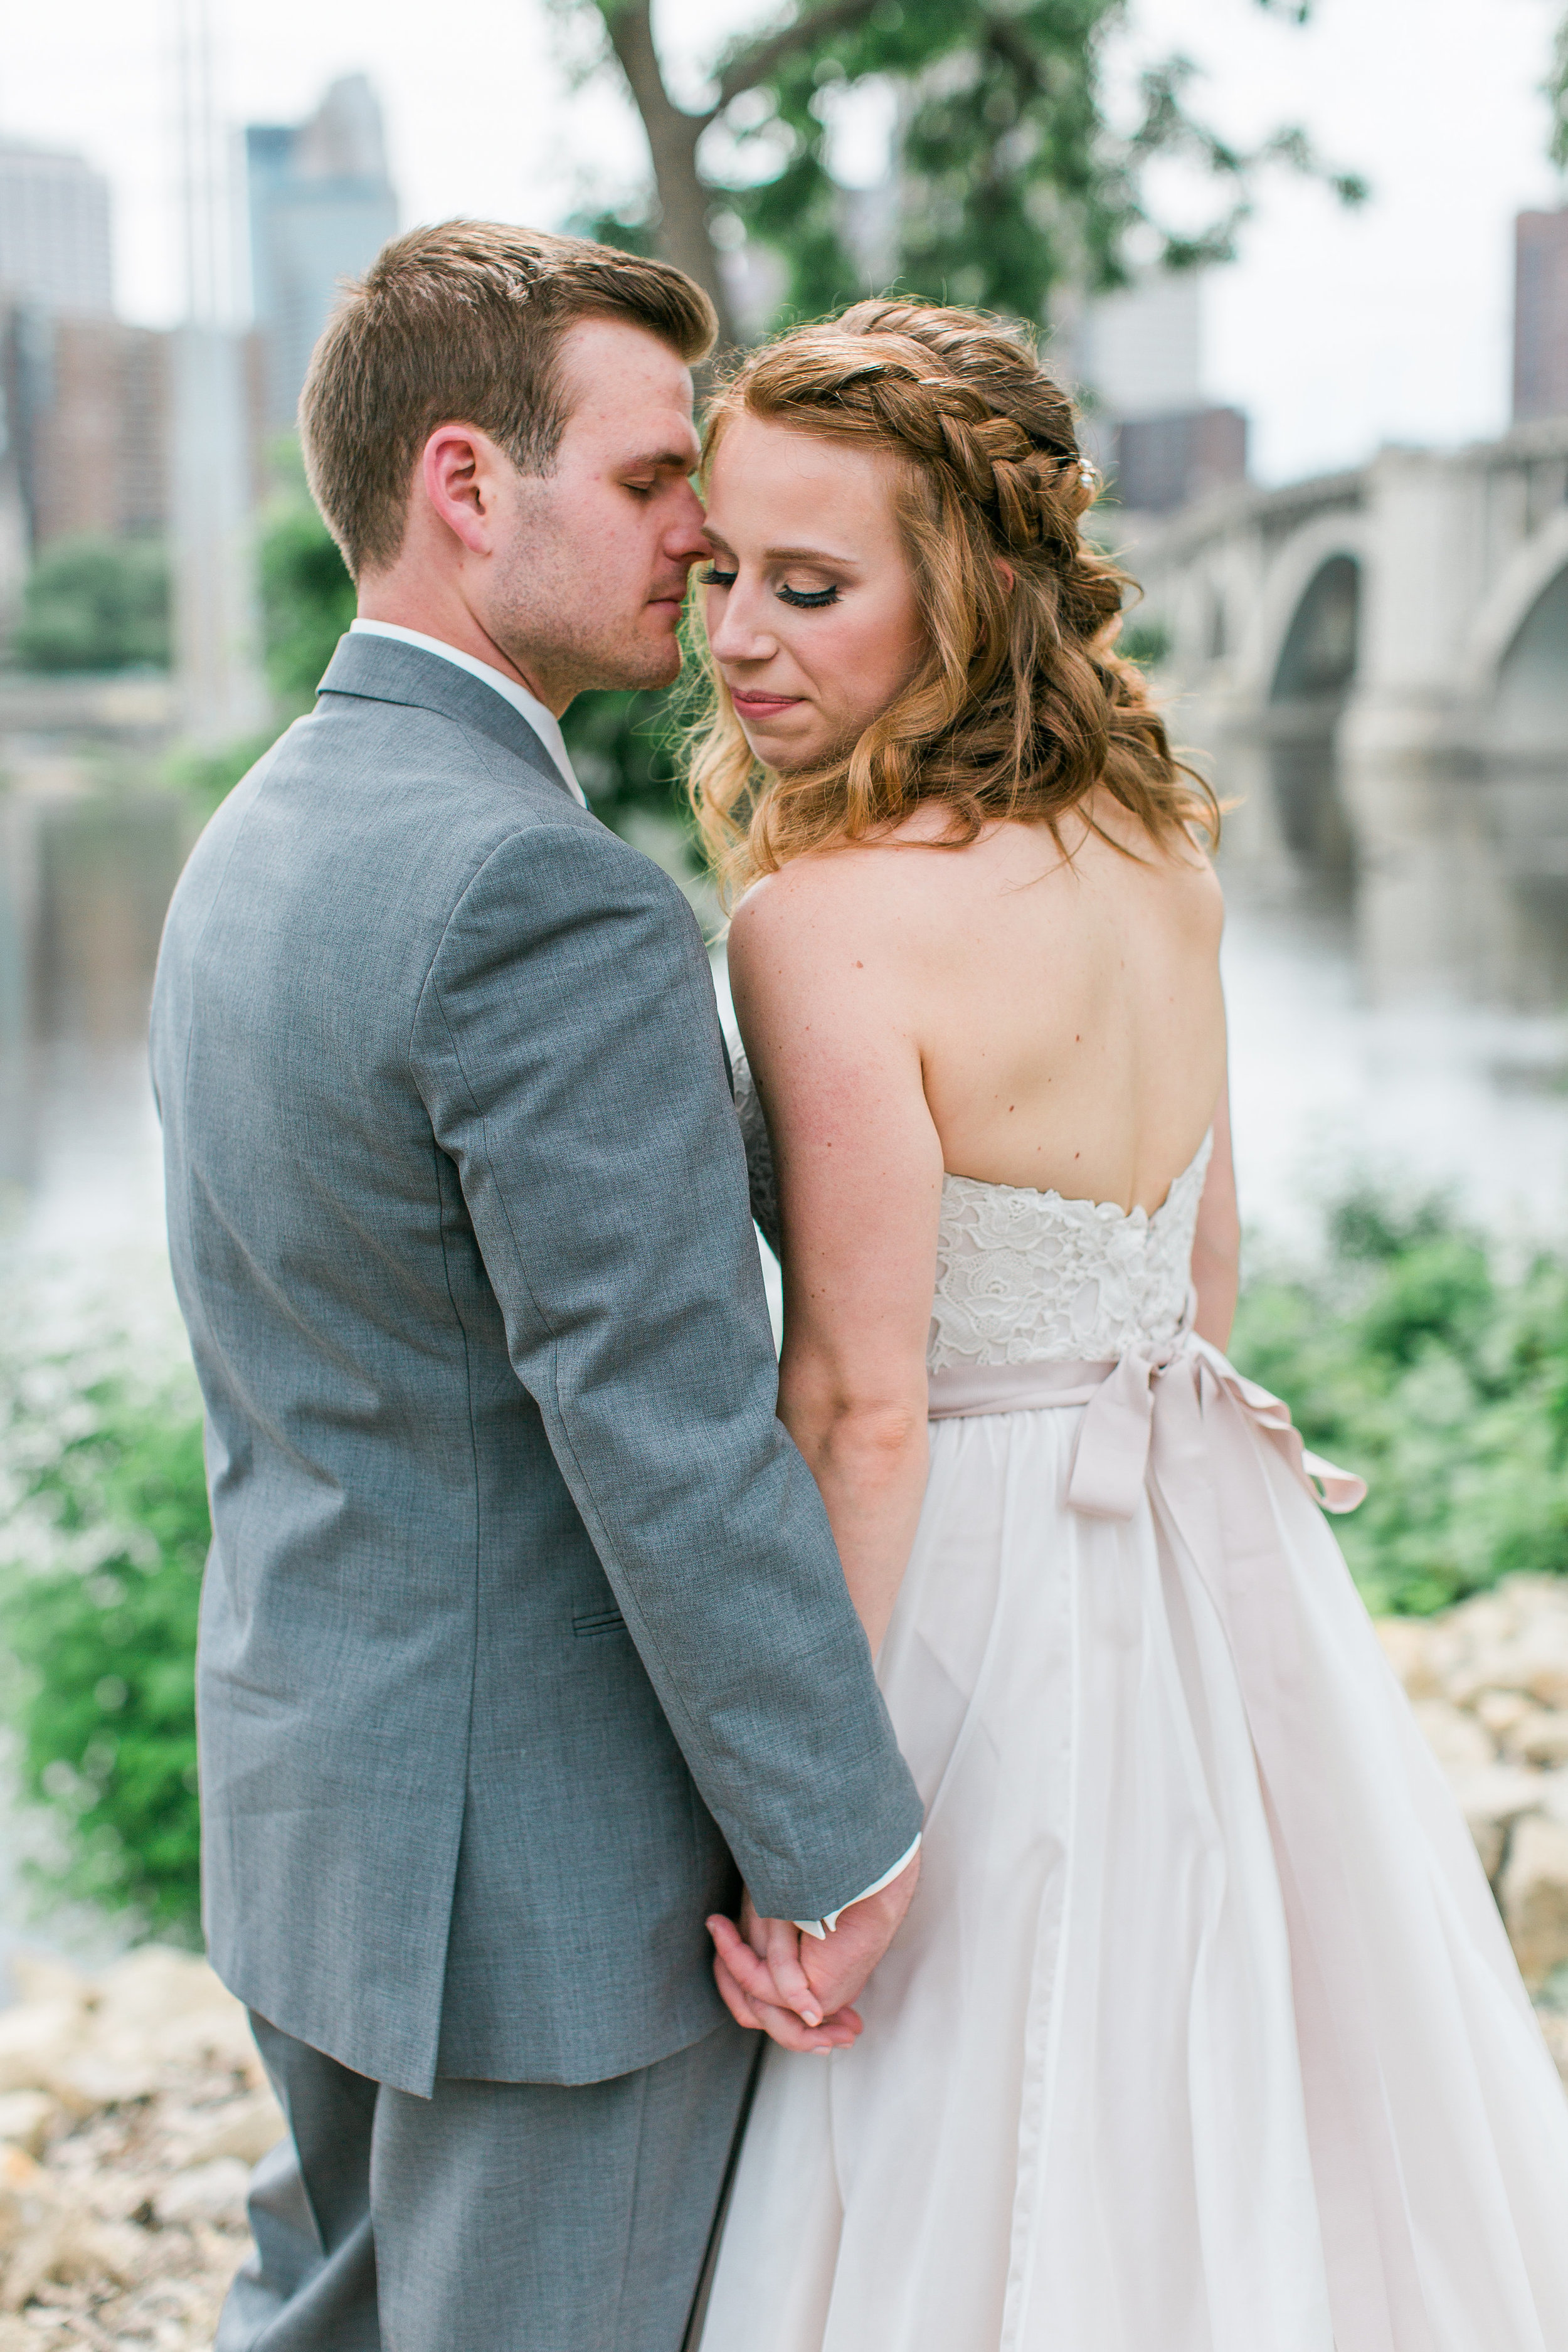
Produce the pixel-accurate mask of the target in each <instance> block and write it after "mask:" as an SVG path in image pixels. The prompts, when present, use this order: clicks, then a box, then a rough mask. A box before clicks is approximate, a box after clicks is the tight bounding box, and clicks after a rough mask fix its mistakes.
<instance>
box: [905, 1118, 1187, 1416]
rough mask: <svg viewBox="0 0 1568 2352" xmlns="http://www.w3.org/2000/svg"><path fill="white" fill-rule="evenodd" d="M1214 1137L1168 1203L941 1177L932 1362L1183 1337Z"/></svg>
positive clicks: (1124, 1349) (1037, 1356)
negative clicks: (1134, 1204)
mask: <svg viewBox="0 0 1568 2352" xmlns="http://www.w3.org/2000/svg"><path fill="white" fill-rule="evenodd" d="M1213 1140H1214V1139H1213V1137H1212V1136H1205V1138H1204V1140H1203V1142H1202V1144H1201V1145H1200V1147H1199V1149H1198V1155H1197V1158H1196V1159H1195V1160H1194V1161H1193V1163H1192V1165H1191V1166H1190V1167H1189V1168H1187V1169H1185V1170H1184V1171H1183V1172H1182V1174H1181V1175H1180V1176H1178V1177H1177V1179H1176V1181H1175V1182H1174V1183H1173V1185H1172V1187H1171V1189H1170V1191H1169V1192H1168V1193H1167V1194H1166V1195H1165V1198H1164V1200H1163V1201H1162V1202H1161V1203H1160V1206H1159V1207H1158V1208H1157V1209H1156V1210H1155V1211H1154V1212H1153V1214H1152V1215H1151V1214H1150V1213H1149V1212H1148V1211H1147V1210H1145V1209H1131V1210H1127V1209H1120V1208H1118V1207H1117V1206H1116V1205H1115V1203H1114V1202H1095V1201H1068V1200H1064V1198H1063V1197H1062V1195H1061V1193H1059V1192H1032V1191H1029V1190H1027V1189H1026V1188H1024V1187H1021V1186H1018V1185H1014V1184H983V1183H981V1182H980V1181H978V1179H976V1178H975V1177H973V1176H948V1177H944V1179H943V1180H942V1223H941V1227H940V1230H939V1234H938V1241H937V1259H936V1297H935V1300H934V1302H933V1306H932V1311H931V1341H930V1345H929V1347H928V1348H927V1350H926V1365H927V1369H928V1370H931V1371H933V1372H936V1371H942V1370H946V1369H947V1368H948V1367H949V1366H951V1365H958V1364H1026V1363H1049V1362H1057V1363H1061V1362H1068V1361H1072V1360H1082V1361H1085V1362H1089V1363H1106V1362H1109V1361H1110V1360H1111V1359H1112V1358H1114V1357H1117V1356H1121V1355H1125V1354H1127V1353H1128V1352H1129V1351H1130V1350H1132V1349H1137V1350H1139V1351H1141V1352H1142V1351H1149V1352H1152V1351H1153V1350H1155V1349H1159V1348H1162V1347H1163V1346H1165V1345H1167V1344H1168V1342H1169V1341H1170V1340H1172V1339H1174V1338H1175V1336H1176V1333H1177V1331H1178V1330H1179V1329H1180V1328H1181V1324H1182V1318H1183V1317H1184V1314H1185V1312H1186V1305H1187V1290H1188V1286H1189V1285H1190V1283H1191V1280H1192V1271H1191V1269H1192V1255H1193V1234H1194V1228H1195V1227H1196V1224H1197V1216H1198V1199H1199V1195H1200V1194H1201V1193H1202V1192H1203V1189H1204V1178H1205V1175H1206V1174H1207V1172H1208V1163H1209V1152H1210V1150H1211V1148H1212V1146H1213Z"/></svg>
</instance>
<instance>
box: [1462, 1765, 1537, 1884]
mask: <svg viewBox="0 0 1568 2352" xmlns="http://www.w3.org/2000/svg"><path fill="white" fill-rule="evenodd" d="M1447 1778H1448V1786H1449V1787H1450V1788H1451V1789H1452V1790H1453V1791H1454V1794H1455V1796H1456V1798H1457V1799H1458V1805H1459V1811H1461V1812H1462V1813H1463V1814H1464V1816H1465V1822H1466V1825H1467V1827H1468V1830H1469V1832H1470V1835H1471V1836H1472V1837H1473V1838H1474V1840H1475V1842H1476V1851H1477V1853H1479V1855H1480V1858H1481V1868H1482V1869H1483V1870H1484V1871H1485V1872H1486V1874H1487V1876H1488V1877H1489V1878H1496V1876H1497V1874H1498V1867H1499V1864H1500V1863H1501V1861H1502V1853H1503V1843H1504V1841H1505V1840H1506V1838H1507V1836H1508V1832H1509V1828H1510V1823H1512V1822H1516V1821H1518V1819H1519V1818H1520V1816H1521V1814H1525V1813H1531V1812H1533V1811H1535V1809H1536V1807H1537V1806H1538V1805H1539V1804H1540V1802H1541V1790H1542V1778H1543V1776H1542V1774H1541V1773H1539V1772H1526V1771H1522V1770H1521V1769H1520V1768H1519V1767H1518V1766H1516V1765H1512V1764H1487V1765H1482V1766H1480V1767H1474V1766H1455V1767H1451V1768H1450V1769H1449V1770H1448V1775H1447Z"/></svg>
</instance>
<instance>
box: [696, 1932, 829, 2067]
mask: <svg viewBox="0 0 1568 2352" xmlns="http://www.w3.org/2000/svg"><path fill="white" fill-rule="evenodd" d="M708 1932H709V1934H710V1936H711V1937H712V1938H713V1942H714V1945H715V1947H716V1950H715V1953H714V1958H713V1980H714V1982H715V1984H717V1986H718V1988H719V1992H720V1997H721V2000H723V2003H724V2006H725V2008H726V2009H727V2010H728V2011H729V2012H730V2014H731V2017H732V2018H733V2019H734V2020H735V2022H736V2023H737V2025H745V2026H749V2027H752V2028H754V2029H756V2030H757V2031H760V2032H763V2033H766V2034H770V2035H771V2036H772V2038H773V2041H775V2042H778V2043H779V2044H780V2046H781V2047H782V2048H784V2049H785V2050H816V2051H826V2050H845V2049H847V2047H848V2046H849V2044H850V2042H853V2041H854V2039H855V2037H856V2035H857V2034H858V2032H859V2031H860V2020H859V2019H858V2017H857V2016H856V2014H855V2012H854V2011H853V2010H852V2009H846V2010H841V2011H839V2012H838V2013H837V2016H831V2017H825V2016H824V2015H823V2013H822V2010H821V2008H820V2006H819V2004H818V2002H817V2001H816V1998H815V1996H814V1995H813V1993H812V1990H811V1987H810V1985H809V1984H808V1983H807V1982H806V1979H805V1970H804V1969H802V1967H801V1965H800V1940H801V1938H800V1930H799V1928H798V1927H796V1926H795V1923H794V1921H793V1920H790V1919H759V1917H758V1916H757V1914H756V1911H755V1909H754V1907H753V1906H752V1898H751V1896H750V1895H746V1897H745V1898H744V1900H743V1901H742V1905H741V1923H740V1927H738V1928H737V1927H736V1925H735V1923H734V1921H733V1920H732V1919H726V1918H724V1917H723V1916H721V1915H720V1914H717V1913H716V1914H715V1915H714V1916H713V1917H712V1918H711V1919H710V1920H709V1922H708Z"/></svg>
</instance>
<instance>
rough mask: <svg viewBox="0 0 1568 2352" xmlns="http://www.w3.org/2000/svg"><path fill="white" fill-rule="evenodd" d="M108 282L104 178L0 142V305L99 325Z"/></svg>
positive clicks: (53, 155)
mask: <svg viewBox="0 0 1568 2352" xmlns="http://www.w3.org/2000/svg"><path fill="white" fill-rule="evenodd" d="M110 279H111V272H110V246H109V183H108V181H107V180H106V179H105V178H104V177H103V174H102V173H100V172H95V171H93V170H92V168H91V167H90V165H89V163H86V162H85V160H84V159H83V158H82V157H81V156H80V155H68V154H63V153H57V152H54V151H53V150H51V149H48V148H44V147H28V146H25V145H22V144H21V143H19V142H16V141H15V140H0V300H5V301H9V302H25V303H28V304H30V305H33V306H35V307H37V308H38V309H41V310H58V311H64V312H66V313H67V314H68V315H69V316H72V317H75V318H79V319H106V318H107V317H108V316H109V314H110V310H111V309H112V307H113V300H112V288H111V282H110Z"/></svg>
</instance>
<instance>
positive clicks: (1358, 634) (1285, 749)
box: [1258, 517, 1364, 884]
mask: <svg viewBox="0 0 1568 2352" xmlns="http://www.w3.org/2000/svg"><path fill="white" fill-rule="evenodd" d="M1343 520H1344V518H1342V517H1335V518H1328V517H1325V518H1324V519H1323V525H1322V526H1321V527H1319V528H1318V529H1315V530H1303V531H1302V532H1301V533H1300V542H1301V543H1300V544H1299V545H1296V546H1293V547H1291V548H1290V549H1289V551H1288V553H1289V565H1288V570H1287V571H1286V572H1285V576H1284V578H1283V579H1281V580H1280V581H1279V583H1278V586H1279V595H1278V599H1277V601H1276V602H1275V604H1274V607H1273V609H1272V610H1271V611H1269V612H1268V613H1267V614H1265V615H1264V620H1265V623H1266V626H1265V627H1264V628H1263V629H1262V630H1261V631H1260V634H1259V638H1258V652H1259V654H1262V655H1265V656H1271V658H1269V661H1268V668H1267V670H1266V671H1265V672H1264V674H1263V676H1262V677H1261V678H1260V679H1259V680H1258V684H1259V685H1260V687H1261V688H1262V731H1263V736H1264V740H1265V742H1266V744H1267V747H1268V782H1269V794H1270V798H1271V800H1272V802H1273V807H1274V816H1275V821H1276V823H1277V824H1278V825H1279V833H1280V835H1281V836H1282V837H1283V841H1284V845H1285V847H1286V849H1287V850H1288V852H1289V856H1290V858H1291V860H1292V862H1293V863H1294V864H1295V865H1296V866H1299V867H1300V868H1301V869H1303V870H1304V871H1305V872H1306V873H1307V874H1309V875H1310V876H1312V877H1315V878H1317V879H1319V880H1321V881H1327V882H1335V883H1340V884H1343V883H1345V882H1347V881H1348V880H1349V879H1350V877H1351V876H1352V872H1353V870H1354V866H1355V836H1354V833H1353V830H1352V824H1351V820H1350V815H1349V813H1348V810H1347V807H1346V804H1345V800H1344V796H1343V793H1342V791H1341V786H1340V743H1339V737H1340V722H1341V719H1342V717H1343V715H1344V710H1345V706H1346V704H1347V703H1348V702H1349V700H1350V698H1351V695H1352V692H1353V691H1354V688H1355V682H1356V676H1357V672H1358V670H1359V668H1360V667H1361V646H1362V629H1363V572H1364V565H1363V545H1362V542H1361V540H1360V537H1359V535H1358V534H1355V533H1347V532H1346V531H1345V530H1344V529H1343V528H1342V524H1343ZM1335 524H1339V525H1340V526H1341V527H1340V528H1334V527H1333V526H1334V525H1335ZM1273 584H1275V583H1271V585H1273Z"/></svg>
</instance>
